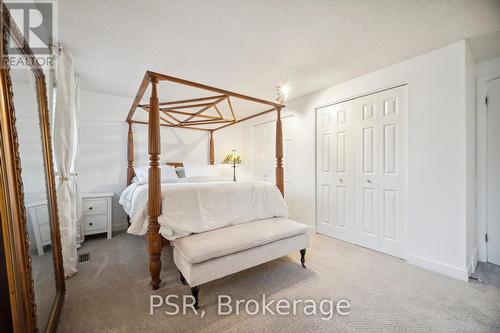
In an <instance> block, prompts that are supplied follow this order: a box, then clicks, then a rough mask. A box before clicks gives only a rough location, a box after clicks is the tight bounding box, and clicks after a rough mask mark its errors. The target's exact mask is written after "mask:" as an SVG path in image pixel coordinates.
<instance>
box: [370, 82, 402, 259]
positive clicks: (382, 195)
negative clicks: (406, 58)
mask: <svg viewBox="0 0 500 333" xmlns="http://www.w3.org/2000/svg"><path fill="white" fill-rule="evenodd" d="M378 97H379V105H380V106H379V107H380V111H381V112H380V117H379V124H380V125H379V126H380V129H379V133H380V135H379V137H380V138H379V161H378V168H379V174H378V180H377V181H378V195H379V201H380V204H379V211H378V219H379V232H380V236H379V241H380V243H379V250H380V251H381V252H384V253H387V254H390V255H393V256H396V257H400V258H404V254H405V237H406V222H405V221H406V220H405V219H406V209H407V208H406V207H407V204H406V146H407V145H406V133H407V131H406V123H407V122H406V114H407V112H406V104H407V103H406V86H404V87H399V88H394V89H390V90H385V91H383V92H381V93H379V94H378Z"/></svg>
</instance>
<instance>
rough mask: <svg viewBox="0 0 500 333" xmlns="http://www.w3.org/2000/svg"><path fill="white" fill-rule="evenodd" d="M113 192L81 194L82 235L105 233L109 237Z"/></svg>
mask: <svg viewBox="0 0 500 333" xmlns="http://www.w3.org/2000/svg"><path fill="white" fill-rule="evenodd" d="M113 196H114V193H112V192H110V193H86V194H82V219H81V221H80V224H81V226H82V232H83V234H84V235H94V234H101V233H107V234H108V239H110V238H111V236H112V234H111V225H112V223H111V221H112V219H111V217H112V216H113V214H112V208H111V207H112V200H113Z"/></svg>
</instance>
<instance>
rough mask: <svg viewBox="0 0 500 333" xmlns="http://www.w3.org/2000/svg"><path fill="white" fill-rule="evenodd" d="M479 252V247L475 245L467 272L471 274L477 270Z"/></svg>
mask: <svg viewBox="0 0 500 333" xmlns="http://www.w3.org/2000/svg"><path fill="white" fill-rule="evenodd" d="M478 253H479V249H478V248H477V247H475V248H474V250H472V254H471V256H470V263H469V265H467V273H468V275H469V276H470V275H471V274H472V273H474V272H475V271H476V266H477V261H478Z"/></svg>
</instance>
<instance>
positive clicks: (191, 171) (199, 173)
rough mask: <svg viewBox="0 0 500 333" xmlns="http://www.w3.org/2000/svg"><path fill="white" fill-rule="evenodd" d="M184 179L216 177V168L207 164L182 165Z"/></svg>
mask: <svg viewBox="0 0 500 333" xmlns="http://www.w3.org/2000/svg"><path fill="white" fill-rule="evenodd" d="M184 170H185V172H186V177H218V176H219V174H218V172H217V167H216V166H215V165H207V164H195V163H193V164H186V163H184Z"/></svg>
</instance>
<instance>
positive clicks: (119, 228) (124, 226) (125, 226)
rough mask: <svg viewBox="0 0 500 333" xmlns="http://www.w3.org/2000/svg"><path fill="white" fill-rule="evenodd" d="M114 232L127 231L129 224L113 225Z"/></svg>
mask: <svg viewBox="0 0 500 333" xmlns="http://www.w3.org/2000/svg"><path fill="white" fill-rule="evenodd" d="M111 228H112V229H113V231H122V230H127V229H128V223H120V224H113V225H112V226H111Z"/></svg>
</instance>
